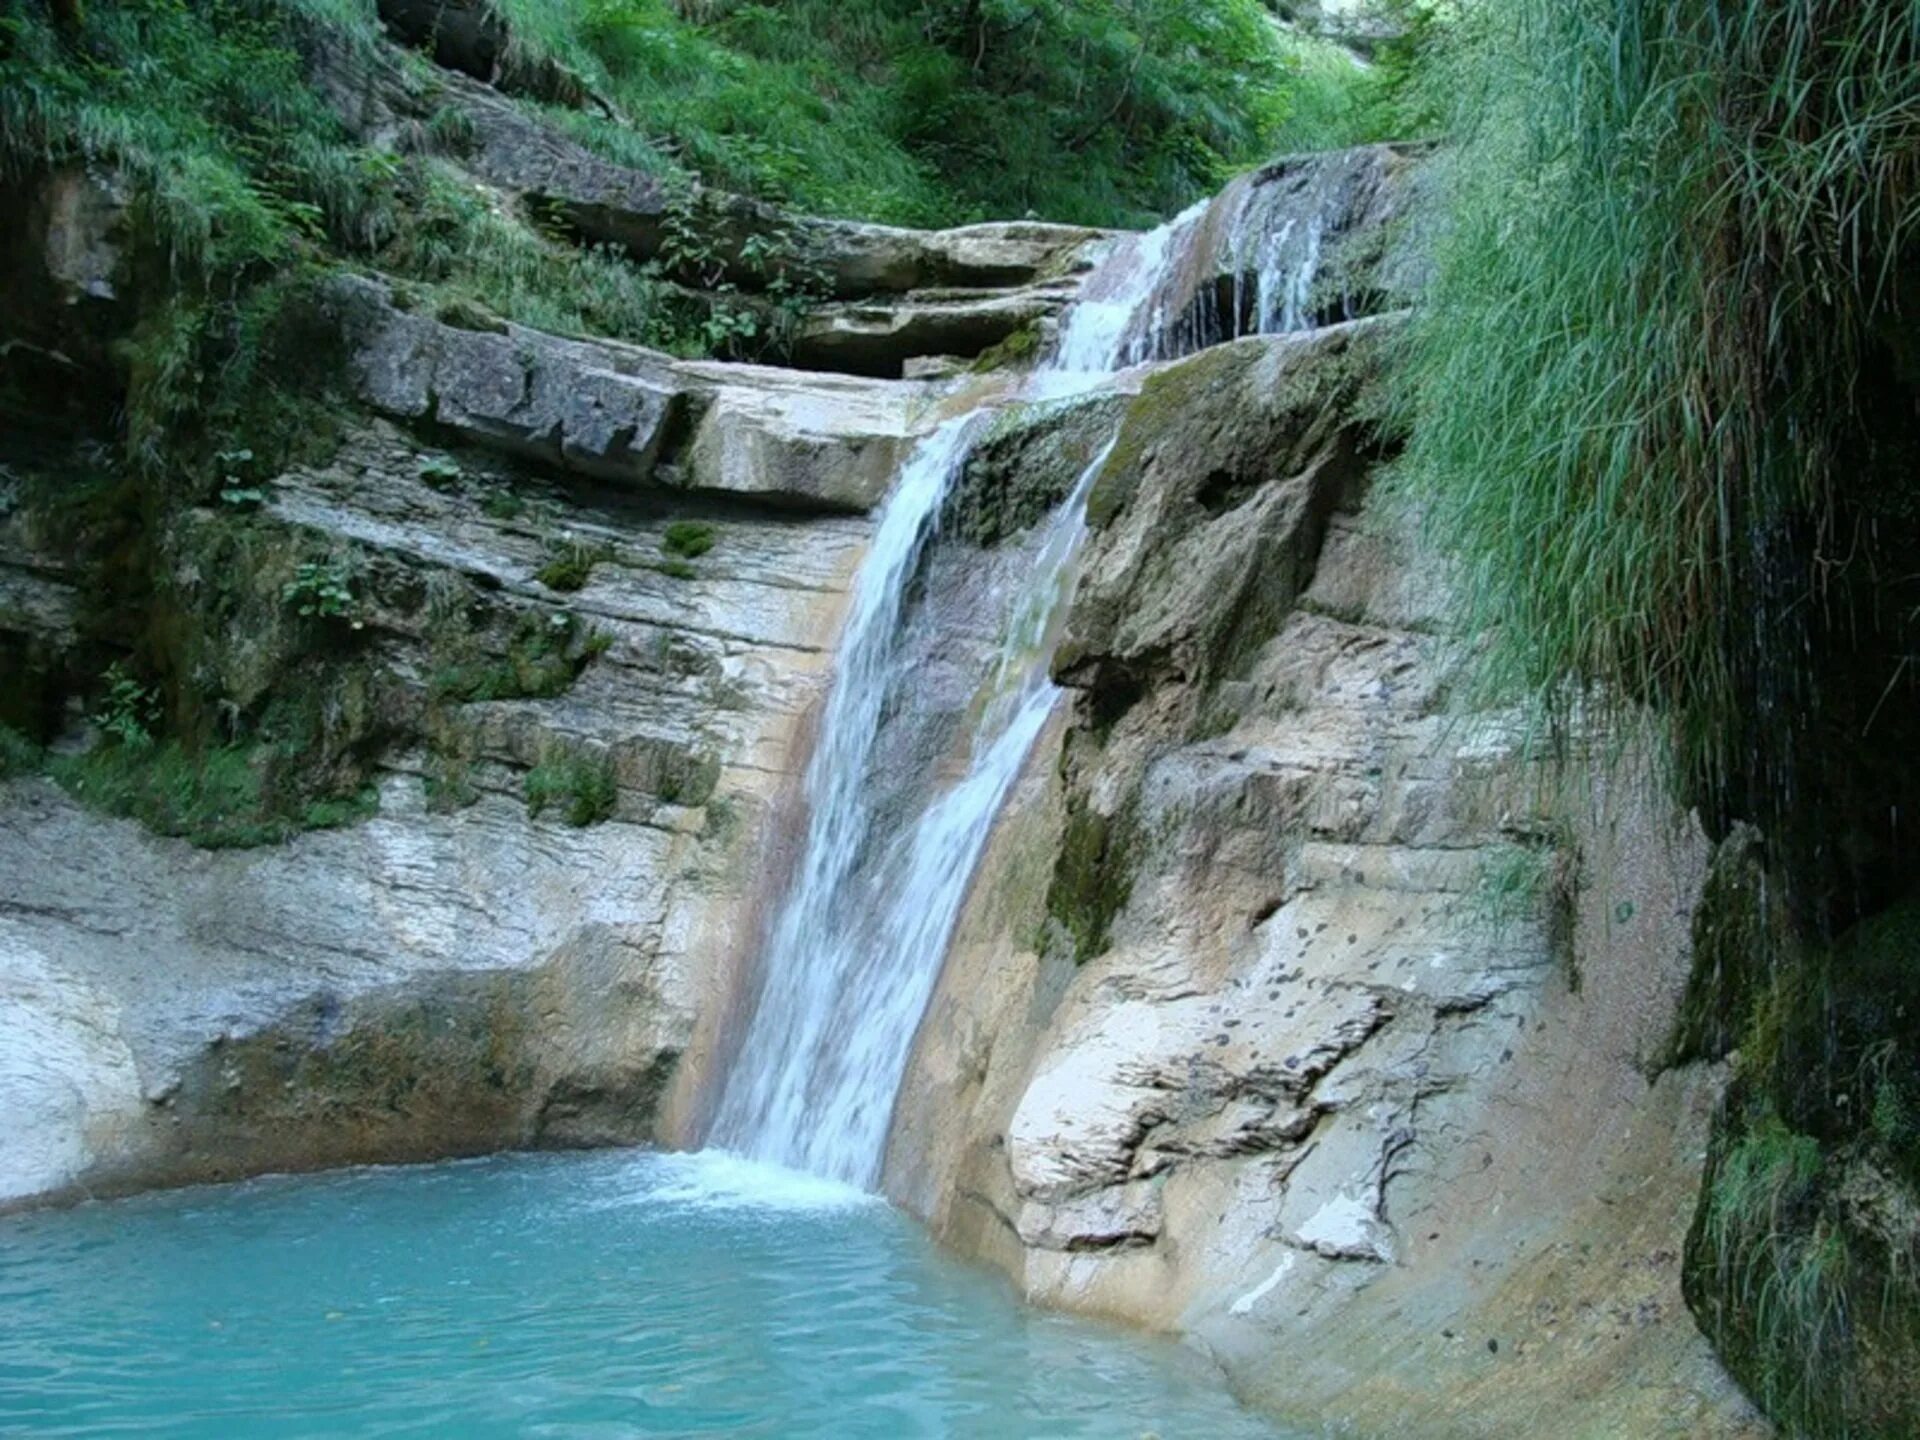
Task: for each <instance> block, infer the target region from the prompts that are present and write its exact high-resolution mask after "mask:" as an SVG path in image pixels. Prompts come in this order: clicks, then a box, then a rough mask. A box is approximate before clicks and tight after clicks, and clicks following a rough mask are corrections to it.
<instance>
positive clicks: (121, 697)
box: [93, 661, 160, 750]
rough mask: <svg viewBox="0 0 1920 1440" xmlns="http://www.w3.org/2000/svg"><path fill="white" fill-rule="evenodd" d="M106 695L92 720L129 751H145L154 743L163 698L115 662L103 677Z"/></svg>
mask: <svg viewBox="0 0 1920 1440" xmlns="http://www.w3.org/2000/svg"><path fill="white" fill-rule="evenodd" d="M101 685H102V687H103V689H104V692H105V693H104V694H103V695H102V696H101V698H100V708H99V709H97V710H95V711H94V712H93V723H94V724H95V725H97V726H99V727H100V731H101V733H102V734H103V735H105V736H106V737H107V738H108V739H109V740H110V741H112V742H113V743H115V744H117V745H119V746H121V747H122V748H124V749H127V750H145V749H146V748H148V747H149V746H151V745H152V744H153V728H152V727H153V726H154V725H155V724H157V723H158V721H159V719H160V697H159V696H158V695H157V694H155V693H154V692H153V691H152V690H149V689H148V688H147V687H146V686H144V685H142V684H141V683H140V682H139V681H138V680H136V679H134V678H133V676H131V675H129V674H128V673H127V671H126V667H124V666H123V665H121V664H120V663H119V662H117V661H116V662H115V663H114V664H113V665H112V666H111V667H109V668H108V670H107V673H106V674H105V675H104V676H103V677H102V678H101Z"/></svg>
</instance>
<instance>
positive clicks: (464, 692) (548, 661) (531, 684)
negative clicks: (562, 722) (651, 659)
mask: <svg viewBox="0 0 1920 1440" xmlns="http://www.w3.org/2000/svg"><path fill="white" fill-rule="evenodd" d="M611 643H612V637H611V636H609V635H607V634H606V633H605V632H604V631H601V630H596V629H594V628H592V627H590V626H586V625H583V624H581V623H580V621H579V620H578V619H577V618H576V617H575V616H572V615H569V614H565V613H560V614H554V615H546V616H542V615H539V614H530V615H524V616H522V617H521V619H520V621H519V623H518V624H517V625H516V626H515V627H514V631H513V636H512V638H511V639H510V640H509V641H508V644H507V653H506V654H505V655H504V656H502V657H499V658H491V657H489V658H485V659H475V660H468V661H465V662H453V663H448V664H444V665H442V666H440V667H439V668H438V669H436V670H435V671H434V672H433V674H432V675H431V676H430V677H429V678H428V682H427V683H428V692H429V694H430V695H431V697H432V698H433V699H434V700H436V701H441V702H451V703H455V704H460V703H466V702H470V701H479V700H550V699H553V698H554V697H555V696H559V695H564V694H565V693H566V692H567V691H568V690H569V689H571V688H572V687H573V684H574V682H575V681H576V680H578V679H579V678H580V675H581V673H582V672H583V671H584V670H585V669H586V668H587V666H588V665H590V664H592V663H593V661H594V660H596V659H597V658H599V657H600V656H601V655H603V654H605V653H606V650H607V647H608V646H609V645H610V644H611Z"/></svg>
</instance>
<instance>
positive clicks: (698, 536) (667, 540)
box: [660, 520, 720, 560]
mask: <svg viewBox="0 0 1920 1440" xmlns="http://www.w3.org/2000/svg"><path fill="white" fill-rule="evenodd" d="M719 538H720V532H719V531H718V530H717V529H715V528H714V527H713V526H712V525H711V524H709V523H708V522H707V521H705V520H675V521H674V522H673V523H672V524H670V525H668V526H667V529H666V534H665V535H663V536H662V537H661V540H660V548H661V549H662V550H664V551H666V552H667V553H668V554H669V555H679V556H682V557H684V558H686V559H688V560H698V559H699V558H700V557H701V556H702V555H704V554H706V553H707V552H708V551H709V550H711V549H713V547H714V544H715V542H716V541H718V540H719Z"/></svg>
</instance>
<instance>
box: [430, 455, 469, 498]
mask: <svg viewBox="0 0 1920 1440" xmlns="http://www.w3.org/2000/svg"><path fill="white" fill-rule="evenodd" d="M462 474H463V472H462V471H461V469H460V462H459V461H457V460H455V459H454V458H453V457H452V456H450V455H430V456H428V457H427V458H426V459H425V460H422V461H421V462H420V479H421V480H422V481H423V482H425V483H426V484H427V485H429V486H431V487H432V488H433V489H435V490H451V489H453V487H454V486H456V485H458V484H459V483H460V479H461V475H462Z"/></svg>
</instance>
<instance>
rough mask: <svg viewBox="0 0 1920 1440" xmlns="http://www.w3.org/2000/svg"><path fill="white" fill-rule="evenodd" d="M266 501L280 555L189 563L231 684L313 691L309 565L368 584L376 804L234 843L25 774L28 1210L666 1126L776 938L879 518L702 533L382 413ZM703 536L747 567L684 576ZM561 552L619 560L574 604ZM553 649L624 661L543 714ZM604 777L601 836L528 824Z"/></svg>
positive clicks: (10, 813) (16, 946)
mask: <svg viewBox="0 0 1920 1440" xmlns="http://www.w3.org/2000/svg"><path fill="white" fill-rule="evenodd" d="M441 438H442V439H444V438H445V432H442V433H441ZM456 454H457V458H456ZM267 497H268V498H267V499H266V500H265V502H264V504H263V506H262V508H261V511H260V513H259V516H258V518H257V519H256V520H255V521H254V529H253V534H254V535H255V537H256V538H255V539H254V541H253V542H252V548H251V549H250V551H249V552H248V554H249V556H250V557H251V558H250V562H249V563H250V565H251V566H252V567H253V568H250V569H249V568H244V567H243V568H240V569H238V570H228V569H224V568H218V567H216V566H215V565H213V563H212V562H211V561H208V560H201V561H194V560H191V559H186V558H184V557H185V556H186V555H190V554H191V553H192V552H191V548H190V545H189V546H188V549H187V550H186V551H185V552H183V562H182V563H183V566H185V567H186V568H183V569H182V570H181V571H180V572H179V573H178V574H177V575H176V583H177V585H178V586H179V587H180V593H181V595H182V596H183V597H184V599H185V601H186V602H187V603H189V604H190V605H191V606H194V607H197V609H198V611H199V613H202V614H205V615H207V616H210V617H225V618H224V620H222V621H220V622H218V623H221V624H225V625H227V626H230V627H231V629H230V632H228V631H222V630H219V629H214V630H212V631H210V632H209V634H208V637H207V643H206V644H205V646H204V647H203V649H202V651H201V653H202V654H203V655H205V656H207V657H208V659H207V660H206V662H205V663H206V664H207V665H209V666H210V667H212V668H210V669H209V670H208V671H207V672H206V673H205V674H203V676H202V683H205V684H207V685H209V686H213V687H215V688H217V689H218V690H220V691H221V692H222V693H225V694H227V695H229V696H231V697H232V700H233V703H234V705H235V706H236V707H237V708H239V709H242V710H244V709H248V708H250V707H251V706H253V705H254V704H257V703H258V702H257V701H256V700H255V699H254V698H253V697H254V696H255V695H256V694H263V693H267V691H266V689H265V688H264V687H270V686H271V685H273V684H275V683H277V678H276V677H278V676H280V675H281V674H282V673H284V668H285V666H286V665H287V664H288V663H289V659H288V657H287V655H285V654H284V653H283V651H282V647H283V646H284V645H286V644H290V643H293V641H292V639H290V637H289V635H288V634H287V625H286V621H285V620H284V618H282V617H284V615H285V614H286V606H285V603H284V601H283V600H282V598H281V590H280V586H281V583H282V581H281V572H280V569H278V568H276V566H279V565H280V564H281V560H280V559H279V557H281V556H283V555H284V556H285V557H288V559H287V562H286V563H288V564H290V563H291V557H296V556H298V555H300V554H304V553H316V547H318V553H325V554H330V555H332V556H333V557H335V560H336V561H337V562H338V563H340V564H342V565H343V566H347V567H349V568H350V569H351V571H352V573H354V574H355V575H357V576H358V577H359V578H358V580H357V581H356V587H357V591H356V593H357V594H358V596H359V597H360V601H361V603H362V605H363V607H364V608H363V610H362V613H361V621H362V625H363V627H364V628H363V629H362V630H361V631H360V632H359V636H358V639H357V641H356V644H357V645H358V646H359V650H358V651H357V655H356V658H355V661H354V669H355V673H357V674H360V675H363V676H365V677H366V679H365V681H364V682H363V683H362V685H361V690H360V692H356V693H365V694H366V695H369V696H371V697H373V698H371V699H370V700H369V701H367V702H366V703H368V704H369V705H371V706H372V707H373V709H374V711H375V716H374V720H373V721H372V722H371V723H372V726H373V729H374V730H375V732H376V733H377V734H379V735H380V736H383V737H384V745H383V748H382V749H381V750H380V751H379V752H378V755H379V758H378V760H377V763H376V769H375V781H374V783H375V786H376V788H377V790H378V792H379V808H378V814H377V815H376V816H375V817H374V818H373V819H371V820H369V821H366V822H365V823H363V824H361V825H358V826H355V827H352V828H349V829H345V830H338V831H323V832H314V833H310V834H305V835H301V836H298V837H296V838H294V839H292V840H290V841H289V842H287V843H286V844H284V845H280V846H273V847H268V848H266V849H262V850H252V851H206V850H199V849H196V848H194V847H193V846H191V845H189V844H187V843H186V842H185V841H182V840H173V839H167V838H163V837H160V836H156V835H153V834H151V833H150V832H148V831H147V830H145V829H143V828H142V827H141V826H139V825H137V824H136V823H134V822H132V821H125V820H113V819H108V818H105V817H103V816H101V815H99V814H97V813H94V812H92V811H89V810H85V809H82V808H81V807H80V806H78V805H77V804H76V803H75V802H74V801H73V800H71V799H70V798H69V797H68V796H67V795H66V794H65V793H64V792H63V791H61V790H60V789H59V788H58V787H56V786H55V785H54V784H52V783H51V782H50V781H47V780H44V779H29V780H21V781H15V782H13V783H11V784H9V785H7V786H5V787H4V788H0V870H3V871H4V873H5V874H6V875H7V877H8V884H7V886H6V899H5V901H4V902H3V903H0V1012H4V1015H5V1019H6V1024H7V1031H8V1034H9V1036H10V1037H11V1038H10V1041H9V1043H8V1045H7V1046H6V1047H5V1049H4V1063H0V1204H5V1203H8V1202H18V1201H21V1200H24V1199H27V1198H30V1197H35V1196H39V1197H46V1196H59V1195H71V1194H75V1193H81V1192H99V1191H111V1190H117V1189H127V1188H139V1187H142V1186H146V1185H152V1184H156V1183H171V1182H178V1181H183V1180H197V1179H208V1178H222V1177H231V1176H233V1175H237V1174H244V1173H250V1172H253V1171H256V1170H260V1169H284V1168H309V1167H312V1166H317V1165H326V1164H336V1163H347V1162H352V1161H366V1160H400V1159H410V1158H419V1157H422V1156H432V1155H443V1154H458V1153H468V1152H472V1151H476V1150H485V1149H495V1148H499V1147H501V1146H507V1145H528V1144H540V1145H554V1144H561V1145H571V1144H588V1143H595V1144H598V1143H612V1142H634V1141H639V1140H645V1139H649V1138H654V1137H657V1136H660V1135H662V1134H663V1133H664V1130H665V1127H666V1126H667V1124H668V1123H669V1122H668V1120H667V1118H666V1117H665V1115H664V1112H663V1105H664V1104H665V1101H666V1096H667V1093H668V1089H669V1086H670V1084H671V1081H672V1079H673V1076H674V1072H675V1069H676V1064H677V1062H678V1059H679V1057H680V1056H681V1054H682V1053H683V1051H685V1050H686V1049H687V1047H688V1046H689V1045H690V1044H691V1043H693V1040H694V1036H695V1029H696V1022H697V1021H698V1020H699V1018H700V1016H701V1014H702V1011H703V1006H704V1005H705V1002H706V1000H707V999H708V997H709V996H710V995H711V994H712V993H713V992H714V991H715V990H716V989H717V988H719V985H720V982H719V981H718V980H717V979H716V975H717V973H718V972H720V971H721V970H723V969H725V968H726V967H727V966H729V965H731V964H733V963H735V962H736V961H737V960H738V958H739V955H740V952H741V951H742V949H743V947H745V946H747V945H748V944H750V943H751V933H752V927H751V923H750V917H751V903H752V896H753V895H754V894H755V893H756V887H757V884H758V881H759V877H760V875H761V872H762V870H763V869H764V867H765V865H766V864H767V863H768V857H769V855H770V854H772V853H774V852H775V851H776V850H777V848H778V844H779V837H780V835H781V833H783V832H782V828H781V827H782V822H781V820H780V818H779V817H780V814H781V813H782V811H781V807H782V806H783V804H784V803H785V794H786V791H787V789H788V787H789V786H790V785H791V783H792V781H793V779H794V777H795V776H796V775H797V773H798V770H799V767H800V765H801V764H802V763H803V756H802V745H801V739H800V737H801V735H802V731H803V722H804V718H805V716H806V714H807V712H808V711H809V709H810V707H812V706H813V705H814V704H815V703H816V702H817V699H818V697H819V694H820V690H821V686H822V685H823V683H824V680H825V675H826V670H827V662H828V657H829V654H830V644H831V640H830V637H831V636H832V634H833V632H834V630H835V628H836V626H837V623H838V618H837V617H838V614H839V610H840V607H841V606H842V605H843V603H844V601H845V597H846V593H847V587H848V585H849V584H850V581H851V575H852V571H853V568H854V566H855V564H856V562H857V559H858V556H859V554H860V552H861V549H862V546H863V545H864V542H865V537H866V533H867V522H866V521H865V520H864V519H863V518H857V517H851V516H849V517H833V516H826V515H815V516H812V517H803V516H796V515H793V514H791V513H785V512H782V511H779V510H769V509H766V508H764V507H757V508H756V507H748V508H740V507H739V505H738V503H737V502H736V503H735V504H734V506H733V508H728V507H727V506H720V507H717V508H716V507H714V506H712V505H707V506H705V507H704V508H700V507H697V506H696V507H694V508H693V509H691V510H690V509H689V502H688V500H687V499H686V498H685V497H684V496H683V495H681V494H679V492H675V491H671V490H661V489H659V488H657V487H656V488H654V489H652V490H651V491H649V492H648V493H646V494H636V493H635V492H634V491H633V490H632V489H631V488H629V487H625V486H617V487H605V486H596V485H593V484H585V485H583V484H582V483H581V482H579V481H572V482H568V483H566V484H561V483H557V482H555V481H553V480H550V479H547V478H545V477H543V476H542V475H540V474H537V473H533V472H529V471H528V470H527V469H526V468H525V467H524V466H522V465H520V464H519V463H517V462H513V461H507V460H503V459H500V458H498V457H496V456H495V455H494V454H493V453H492V452H491V448H490V446H482V447H481V448H476V449H471V450H461V451H458V452H456V453H455V454H450V453H449V451H448V450H447V449H446V448H445V447H444V446H443V445H441V444H438V443H432V442H426V441H423V439H422V438H421V437H419V436H418V435H417V434H415V433H411V432H408V431H404V430H400V429H397V428H394V427H391V426H388V425H385V424H382V423H379V422H373V423H371V424H367V425H364V426H363V428H361V429H359V430H358V431H356V432H355V433H353V434H352V435H350V436H349V437H348V438H347V440H346V442H345V443H344V444H343V445H342V446H341V447H340V449H339V450H338V452H337V453H336V454H335V455H334V456H333V457H332V458H331V459H330V460H328V461H327V462H325V463H324V464H320V465H317V466H315V467H312V468H308V469H302V470H297V471H293V472H289V473H287V474H285V475H282V476H279V477H276V478H275V479H274V481H273V482H272V483H271V485H270V486H268V487H267ZM690 514H692V515H697V516H699V517H700V518H699V523H700V524H702V525H703V526H704V527H706V528H705V530H704V531H703V532H702V533H703V534H705V535H708V536H710V537H711V542H710V543H711V549H710V550H709V551H708V552H707V553H705V554H703V555H701V556H700V557H699V559H698V561H697V563H689V562H686V561H684V560H681V561H679V562H678V563H675V560H676V557H675V556H674V555H673V554H672V553H671V552H670V550H669V549H668V547H667V545H666V543H665V537H666V535H667V533H668V530H669V527H671V526H672V525H674V524H675V523H684V522H687V520H688V517H689V515H690ZM17 521H18V517H17V516H16V517H15V522H16V523H13V524H10V525H9V526H7V527H5V532H4V533H5V534H6V535H7V536H8V540H7V542H6V543H5V546H4V548H0V585H3V586H4V593H5V594H7V595H9V596H14V595H18V596H20V597H22V598H23V600H31V602H32V608H31V610H30V611H26V612H25V613H26V614H27V615H28V616H30V617H31V618H32V623H33V624H34V625H35V626H36V627H37V628H38V633H40V634H41V635H42V636H43V638H44V639H45V641H46V642H47V643H48V644H49V645H52V646H54V647H55V648H58V647H59V646H60V645H61V644H62V643H65V642H63V639H62V637H63V635H64V636H65V637H66V641H67V642H77V632H78V630H79V629H81V628H82V617H84V614H85V605H84V603H83V598H84V597H83V596H82V595H81V594H80V593H78V587H79V586H81V585H82V584H84V576H83V575H81V574H79V573H72V572H65V571H63V569H62V568H61V566H60V565H59V564H58V563H57V562H55V561H54V560H53V559H51V557H49V556H47V555H46V554H45V553H44V552H42V551H39V550H37V549H35V545H34V542H35V540H36V538H37V537H36V536H35V534H34V533H33V531H32V529H31V527H25V528H23V527H22V526H21V525H20V524H19V523H17ZM191 533H192V527H191V525H190V524H189V525H188V526H187V527H186V529H185V531H184V532H183V538H182V541H181V543H182V544H187V543H188V537H190V536H191ZM556 551H559V552H563V553H566V554H569V555H571V554H575V553H585V554H588V555H591V556H592V557H593V560H592V564H591V566H590V568H588V570H587V572H586V574H585V575H584V576H583V577H581V578H580V583H579V584H578V586H577V587H576V588H573V589H569V590H555V589H553V588H552V587H551V586H550V585H549V584H547V583H546V582H545V581H543V580H542V579H541V578H540V576H541V574H542V573H543V569H544V567H545V566H546V565H547V564H548V563H549V562H550V561H551V559H552V558H553V556H554V555H555V553H556ZM223 553H224V552H223ZM256 591H257V592H258V593H256ZM196 597H204V598H203V599H201V598H196ZM10 614H11V616H12V618H11V620H10V622H9V623H10V624H15V625H18V624H21V623H24V622H23V619H22V612H21V611H13V612H10ZM207 623H209V624H213V623H215V622H214V621H211V620H210V621H208V622H207ZM548 633H554V634H564V635H566V636H568V637H572V638H573V639H579V638H581V637H587V636H591V637H593V642H592V645H591V647H590V649H588V648H582V647H580V646H575V647H574V650H573V651H570V652H569V653H574V651H577V652H578V653H579V654H580V655H581V657H582V658H581V659H580V660H578V661H576V662H574V663H575V665H576V666H577V667H578V668H577V672H576V673H572V674H570V675H566V676H562V677H560V678H559V679H558V680H557V681H556V682H554V683H553V685H552V686H551V687H549V686H548V685H547V684H546V683H545V682H544V681H542V683H541V684H540V686H539V687H538V688H540V689H546V688H552V689H554V690H556V691H557V693H551V694H540V693H530V694H525V695H522V696H520V697H519V698H514V695H515V691H516V684H515V681H514V678H513V677H514V676H515V675H516V674H518V673H520V672H517V671H516V669H515V666H516V665H520V666H524V665H526V664H527V659H526V654H525V647H526V637H528V636H537V635H542V634H548ZM541 653H543V654H544V652H541ZM496 677H499V678H496ZM549 678H550V677H549ZM496 692H498V693H499V695H500V696H501V698H491V697H492V696H494V694H495V693H496ZM574 757H583V758H585V759H587V760H589V761H591V762H592V763H593V764H595V765H604V766H605V768H606V771H607V773H608V775H609V776H610V779H611V795H610V800H609V805H610V812H611V813H610V815H609V818H608V819H607V820H606V821H605V822H604V823H601V824H597V825H594V826H592V827H591V828H584V829H575V828H573V827H571V826H570V825H568V824H566V823H565V820H564V816H561V815H558V814H556V813H554V812H547V813H543V814H542V815H540V816H533V815H530V813H529V805H528V801H527V798H526V787H527V780H528V776H529V774H530V772H531V771H532V770H533V769H534V768H536V767H538V766H541V765H543V764H548V763H551V762H553V761H554V760H555V759H556V758H560V759H570V758H574Z"/></svg>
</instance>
